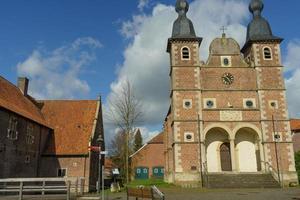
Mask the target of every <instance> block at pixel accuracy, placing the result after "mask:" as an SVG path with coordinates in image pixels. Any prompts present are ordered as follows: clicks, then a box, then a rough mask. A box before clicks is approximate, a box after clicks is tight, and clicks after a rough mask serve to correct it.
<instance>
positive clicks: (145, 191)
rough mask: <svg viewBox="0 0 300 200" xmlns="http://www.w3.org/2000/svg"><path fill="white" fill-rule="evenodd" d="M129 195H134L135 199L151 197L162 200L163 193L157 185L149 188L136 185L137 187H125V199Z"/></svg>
mask: <svg viewBox="0 0 300 200" xmlns="http://www.w3.org/2000/svg"><path fill="white" fill-rule="evenodd" d="M130 197H134V198H135V199H136V200H138V199H139V198H141V199H151V200H156V199H159V200H164V199H165V197H164V194H163V193H162V192H160V191H159V190H158V188H157V187H155V186H153V187H151V188H146V187H142V186H140V187H138V188H128V187H127V200H129V198H130Z"/></svg>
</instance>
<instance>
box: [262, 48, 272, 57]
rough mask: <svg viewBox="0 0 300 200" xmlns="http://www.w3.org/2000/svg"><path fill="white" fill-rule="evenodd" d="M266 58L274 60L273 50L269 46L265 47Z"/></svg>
mask: <svg viewBox="0 0 300 200" xmlns="http://www.w3.org/2000/svg"><path fill="white" fill-rule="evenodd" d="M264 59H265V60H272V52H271V49H270V48H269V47H265V48H264Z"/></svg>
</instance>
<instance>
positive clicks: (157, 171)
mask: <svg viewBox="0 0 300 200" xmlns="http://www.w3.org/2000/svg"><path fill="white" fill-rule="evenodd" d="M152 169H153V171H152V174H153V177H155V178H163V177H164V168H163V167H153V168H152Z"/></svg>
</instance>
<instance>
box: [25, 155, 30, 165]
mask: <svg viewBox="0 0 300 200" xmlns="http://www.w3.org/2000/svg"><path fill="white" fill-rule="evenodd" d="M25 163H26V164H29V163H30V155H26V156H25Z"/></svg>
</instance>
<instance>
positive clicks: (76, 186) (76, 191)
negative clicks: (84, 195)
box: [75, 177, 78, 196]
mask: <svg viewBox="0 0 300 200" xmlns="http://www.w3.org/2000/svg"><path fill="white" fill-rule="evenodd" d="M75 194H76V196H77V195H78V177H77V178H76V181H75Z"/></svg>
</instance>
